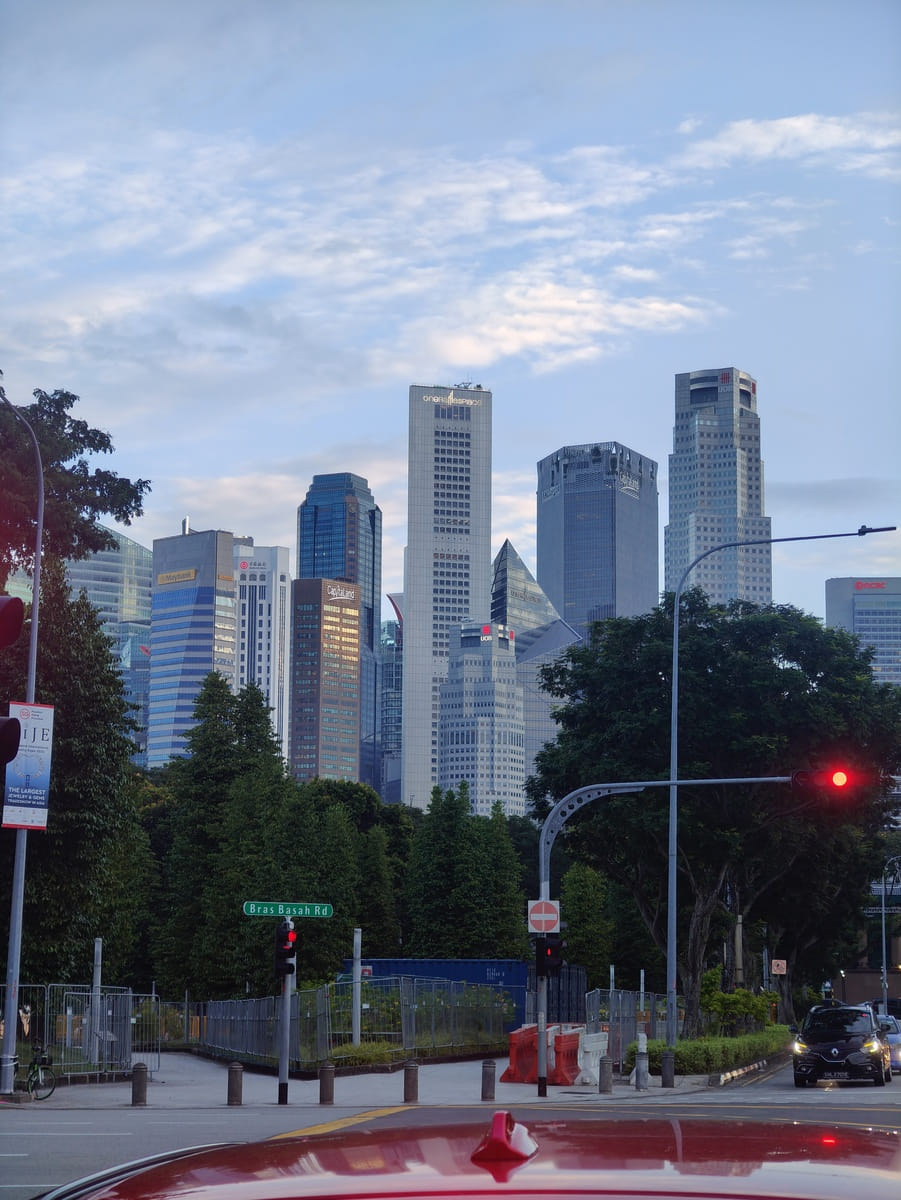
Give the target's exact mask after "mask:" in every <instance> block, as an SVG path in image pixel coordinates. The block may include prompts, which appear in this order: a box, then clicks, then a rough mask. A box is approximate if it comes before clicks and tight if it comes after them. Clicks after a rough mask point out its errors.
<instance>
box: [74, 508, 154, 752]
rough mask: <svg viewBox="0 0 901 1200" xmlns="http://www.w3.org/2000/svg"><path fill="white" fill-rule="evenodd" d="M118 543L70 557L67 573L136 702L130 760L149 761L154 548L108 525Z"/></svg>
mask: <svg viewBox="0 0 901 1200" xmlns="http://www.w3.org/2000/svg"><path fill="white" fill-rule="evenodd" d="M106 532H107V533H109V534H111V535H112V537H113V538H115V541H116V545H115V547H111V548H110V549H108V550H98V551H97V553H96V554H91V555H89V556H88V557H87V558H81V559H71V560H69V561H68V562H67V563H66V574H67V575H68V579H69V586H70V588H71V590H72V595H73V596H77V595H78V594H79V592H81V591H82V590H83V591H84V592H85V594H86V595H87V598H88V600H90V602H91V604H93V606H94V607H95V608H96V609H97V610H98V612H99V614H100V619H101V620H102V622H103V626H104V630H105V632H106V633H107V634H108V635H109V636H110V637H111V638H112V640H113V653H114V654H115V655H116V658H117V659H118V661H119V669H120V670H121V672H122V683H123V685H124V688H125V698H126V699H127V700H128V701H129V703H130V704H133V705H134V712H133V713H132V717H133V719H134V721H135V723H136V725H137V729H136V730H135V733H134V740H135V742H136V744H137V748H138V749H137V753H136V754H135V755H134V759H133V761H134V762H135V764H136V765H137V766H139V767H146V765H147V717H148V705H149V701H150V593H151V582H152V579H153V553H152V552H151V551H150V550H148V549H147V548H146V547H144V546H139V545H138V543H137V542H133V541H132V540H131V538H127V537H125V536H124V535H123V534H121V533H117V532H116V530H114V529H107V530H106Z"/></svg>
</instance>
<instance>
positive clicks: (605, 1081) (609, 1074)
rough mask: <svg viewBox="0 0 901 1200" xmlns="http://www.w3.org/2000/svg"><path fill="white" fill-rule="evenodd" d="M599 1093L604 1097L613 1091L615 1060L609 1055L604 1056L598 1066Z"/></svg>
mask: <svg viewBox="0 0 901 1200" xmlns="http://www.w3.org/2000/svg"><path fill="white" fill-rule="evenodd" d="M598 1091H599V1092H600V1093H601V1094H602V1095H604V1096H609V1095H610V1094H611V1092H612V1091H613V1059H612V1058H611V1057H610V1055H609V1054H604V1055H602V1056H601V1061H600V1063H599V1064H598Z"/></svg>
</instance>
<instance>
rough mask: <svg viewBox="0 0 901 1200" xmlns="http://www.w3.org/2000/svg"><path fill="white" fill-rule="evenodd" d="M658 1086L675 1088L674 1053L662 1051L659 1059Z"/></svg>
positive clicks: (673, 1051) (672, 1051)
mask: <svg viewBox="0 0 901 1200" xmlns="http://www.w3.org/2000/svg"><path fill="white" fill-rule="evenodd" d="M660 1086H661V1087H675V1086H676V1052H675V1050H664V1051H663V1054H662V1055H661V1058H660Z"/></svg>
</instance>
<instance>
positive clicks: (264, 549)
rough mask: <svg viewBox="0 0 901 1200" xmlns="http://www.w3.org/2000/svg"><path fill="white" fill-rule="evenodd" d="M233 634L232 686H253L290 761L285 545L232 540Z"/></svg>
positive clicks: (288, 580) (288, 599)
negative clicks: (235, 653) (235, 598)
mask: <svg viewBox="0 0 901 1200" xmlns="http://www.w3.org/2000/svg"><path fill="white" fill-rule="evenodd" d="M232 553H233V556H234V570H235V587H236V589H237V631H236V637H237V642H236V651H237V660H236V663H235V668H236V677H235V687H236V688H237V689H239V690H240V689H241V688H243V687H246V686H247V684H249V683H255V684H256V685H257V687H258V688H259V689H260V691H261V692H262V693H263V696H264V698H265V700H266V703H267V705H268V706H269V710H270V711H269V717H270V720H271V722H272V731H273V733H274V734H275V736H276V738H277V739H278V744H279V746H280V747H281V751H282V754H283V755H284V756H285V758H287V757H288V730H289V726H290V702H289V695H288V684H289V679H288V655H289V652H290V627H291V576H290V574H289V571H288V549H287V547H286V546H255V545H254V544H253V539H252V538H243V539H242V538H235V542H234V547H233V550H232Z"/></svg>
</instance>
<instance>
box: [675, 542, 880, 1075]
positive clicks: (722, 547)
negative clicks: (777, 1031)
mask: <svg viewBox="0 0 901 1200" xmlns="http://www.w3.org/2000/svg"><path fill="white" fill-rule="evenodd" d="M896 528H897V526H895V525H882V526H880V527H879V528H870V527H869V526H867V525H861V527H860V528H859V529H855V530H854V531H853V532H852V533H813V534H801V535H798V536H797V537H783V538H754V539H752V540H749V541H742V542H723V543H722V544H721V545H719V546H711V547H710V549H709V550H705V551H704V553H703V554H699V555H698V556H697V558H694V559H692V561H691V562H690V563H689V564H688V566H687V567H686V568H685V570H684V571H683V572H682V575H681V576H680V578H679V582H678V583H677V584H676V591H675V593H674V595H673V666H672V689H671V698H670V759H669V844H668V872H667V897H666V904H667V911H666V1052H665V1055H664V1063H663V1070H662V1077H661V1082H662V1083H663V1086H664V1087H673V1086H674V1084H675V1079H674V1077H673V1054H674V1051H675V1047H676V1036H677V1030H678V1020H679V1017H678V1008H677V980H676V975H677V971H678V963H677V959H676V850H677V845H678V838H677V825H678V805H679V784H678V779H679V606H680V603H681V599H682V589H683V587H684V586H685V581H686V579H687V578H688V576H689V575H690V574H691V572H692V571H693V570H694V568H695V567H696V566H697V565H698V563H699V562H701V561H702V560H703V559H705V558H707V557H708V555H711V554H715V553H717V551H719V550H734V549H736V548H738V547H740V546H772V545H775V544H776V543H777V542H815V541H820V540H822V539H823V538H844V537H863V536H864V535H865V534H867V533H889V532H891V531H892V530H894V529H896Z"/></svg>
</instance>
